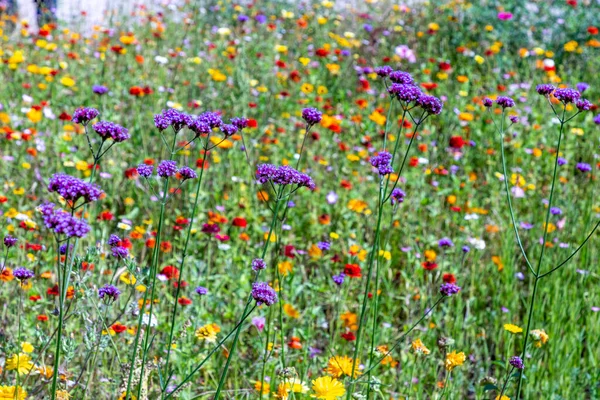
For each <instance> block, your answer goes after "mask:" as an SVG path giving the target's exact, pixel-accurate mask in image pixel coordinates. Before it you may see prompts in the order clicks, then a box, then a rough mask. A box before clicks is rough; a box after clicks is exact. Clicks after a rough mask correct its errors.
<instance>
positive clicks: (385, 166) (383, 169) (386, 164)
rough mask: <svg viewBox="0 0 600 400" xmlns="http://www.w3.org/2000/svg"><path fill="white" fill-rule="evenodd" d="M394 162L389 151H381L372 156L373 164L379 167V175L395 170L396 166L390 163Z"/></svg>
mask: <svg viewBox="0 0 600 400" xmlns="http://www.w3.org/2000/svg"><path fill="white" fill-rule="evenodd" d="M391 162H392V155H391V154H390V153H388V152H387V151H380V152H379V153H378V154H377V155H376V156H374V157H371V165H372V166H373V167H374V168H377V170H378V171H379V175H381V176H384V175H389V174H391V173H392V172H394V168H392V166H391V165H390V164H391Z"/></svg>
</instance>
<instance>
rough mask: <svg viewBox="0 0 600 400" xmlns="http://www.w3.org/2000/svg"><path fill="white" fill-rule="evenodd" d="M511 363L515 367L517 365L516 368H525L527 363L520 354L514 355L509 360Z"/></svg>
mask: <svg viewBox="0 0 600 400" xmlns="http://www.w3.org/2000/svg"><path fill="white" fill-rule="evenodd" d="M509 363H510V365H512V366H513V367H515V368H516V369H521V370H522V369H524V368H525V364H524V363H523V359H522V358H521V357H519V356H514V357H511V358H510V361H509Z"/></svg>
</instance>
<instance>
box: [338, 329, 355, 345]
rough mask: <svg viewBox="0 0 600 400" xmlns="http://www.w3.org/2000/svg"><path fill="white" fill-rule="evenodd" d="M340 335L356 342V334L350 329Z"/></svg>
mask: <svg viewBox="0 0 600 400" xmlns="http://www.w3.org/2000/svg"><path fill="white" fill-rule="evenodd" d="M340 336H342V338H343V339H345V340H346V341H348V342H354V341H355V340H356V335H355V334H354V332H350V331H348V332H346V333H342V334H341V335H340Z"/></svg>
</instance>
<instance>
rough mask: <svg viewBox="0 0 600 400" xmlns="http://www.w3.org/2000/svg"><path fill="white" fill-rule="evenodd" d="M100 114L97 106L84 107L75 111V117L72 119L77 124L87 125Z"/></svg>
mask: <svg viewBox="0 0 600 400" xmlns="http://www.w3.org/2000/svg"><path fill="white" fill-rule="evenodd" d="M99 114H100V112H98V110H96V109H95V108H91V107H82V108H78V109H77V110H75V112H73V118H71V120H72V121H73V122H75V123H76V124H82V125H87V123H88V122H90V121H91V120H93V119H94V118H96V117H97V116H98V115H99Z"/></svg>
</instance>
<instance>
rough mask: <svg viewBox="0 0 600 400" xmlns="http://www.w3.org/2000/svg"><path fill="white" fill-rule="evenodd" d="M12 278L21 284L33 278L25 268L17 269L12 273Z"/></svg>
mask: <svg viewBox="0 0 600 400" xmlns="http://www.w3.org/2000/svg"><path fill="white" fill-rule="evenodd" d="M13 276H14V277H15V278H17V279H18V280H20V281H21V282H24V281H27V280H28V279H31V278H33V277H34V276H35V274H34V273H33V271H30V270H28V269H27V268H23V267H18V268H15V270H14V271H13Z"/></svg>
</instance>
